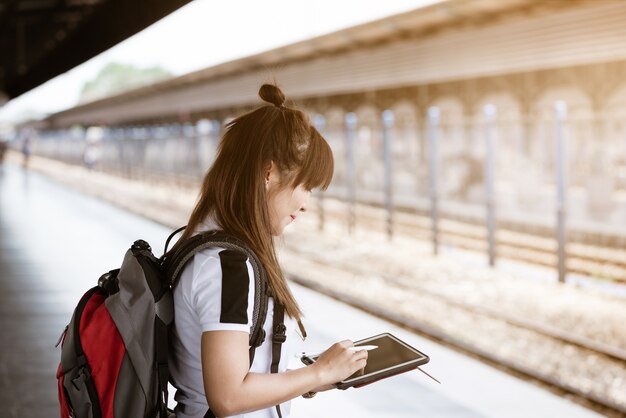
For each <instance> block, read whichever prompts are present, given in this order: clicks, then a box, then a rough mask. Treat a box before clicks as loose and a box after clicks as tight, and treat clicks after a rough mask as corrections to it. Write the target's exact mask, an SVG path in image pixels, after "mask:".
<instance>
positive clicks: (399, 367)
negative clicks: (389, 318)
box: [301, 332, 430, 389]
mask: <svg viewBox="0 0 626 418" xmlns="http://www.w3.org/2000/svg"><path fill="white" fill-rule="evenodd" d="M360 345H376V346H378V348H376V349H374V350H370V351H368V353H367V364H366V366H365V367H364V368H363V369H361V370H359V371H357V372H356V373H354V374H353V375H352V376H349V377H348V378H347V379H344V380H342V381H341V382H337V383H336V384H335V386H336V387H337V388H338V389H347V388H349V387H361V386H365V385H367V384H370V383H373V382H375V381H377V380H380V379H384V378H386V377H390V376H393V375H396V374H400V373H404V372H408V371H409V370H413V369H416V368H417V367H418V366H420V365H422V364H425V363H428V361H429V360H430V358H429V357H428V356H427V355H426V354H424V353H422V352H421V351H419V350H417V349H416V348H414V347H411V346H410V345H409V344H407V343H405V342H404V341H402V340H400V339H399V338H397V337H396V336H394V335H392V334H390V333H388V332H385V333H382V334H378V335H374V336H373V337H368V338H364V339H362V340H358V341H354V346H355V347H358V346H360ZM318 357H319V355H315V356H310V357H309V356H306V355H304V356H302V357H301V360H302V362H303V363H304V364H306V365H310V364H313V363H314V362H315V360H317V358H318Z"/></svg>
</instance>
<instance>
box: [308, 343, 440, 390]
mask: <svg viewBox="0 0 626 418" xmlns="http://www.w3.org/2000/svg"><path fill="white" fill-rule="evenodd" d="M380 337H389V338H391V339H393V340H394V341H395V342H397V343H399V344H402V345H403V346H404V347H406V348H407V349H409V350H410V351H412V352H414V353H416V354H419V355H420V356H421V357H420V358H418V359H415V360H410V361H407V362H404V363H400V364H397V365H395V366H391V367H387V368H385V369H382V370H378V371H376V372H372V373H369V374H366V375H363V376H357V377H353V378H351V379H346V380H342V381H340V382H337V383H335V387H337V389H347V388H349V387H360V386H365V385H366V384H368V383H372V382H375V381H377V380H380V379H384V378H386V377H390V376H393V375H396V374H400V373H404V372H407V371H409V370H413V369H416V368H417V367H419V366H421V365H422V364H426V363H428V361H429V360H430V358H429V357H428V356H427V355H426V354H424V353H422V352H421V351H419V350H418V349H416V348H415V347H412V346H410V345H409V344H407V343H405V342H404V341H402V340H401V339H399V338H398V337H396V336H395V335H393V334H391V333H389V332H383V333H380V334H377V335H373V336H371V337H367V338H364V339H362V340H358V341H354V346H358V345H365V343H367V342H369V341H372V340H375V339H377V338H380ZM317 357H318V356H313V357H308V356H302V358H301V360H302V362H303V363H305V364H307V365H310V364H313V363H314V362H315V359H317Z"/></svg>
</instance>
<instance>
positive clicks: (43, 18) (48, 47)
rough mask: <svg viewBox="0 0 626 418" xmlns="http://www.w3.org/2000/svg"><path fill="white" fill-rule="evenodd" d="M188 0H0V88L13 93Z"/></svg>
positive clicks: (29, 87) (77, 62)
mask: <svg viewBox="0 0 626 418" xmlns="http://www.w3.org/2000/svg"><path fill="white" fill-rule="evenodd" d="M189 1H190V0H132V1H129V0H2V1H0V51H2V53H0V94H3V95H4V96H5V97H4V99H5V100H10V99H13V98H15V97H18V96H19V95H21V94H23V93H25V92H27V91H29V90H32V89H33V88H35V87H37V86H39V85H41V84H43V83H45V82H46V81H48V80H50V79H52V78H54V77H56V76H57V75H59V74H62V73H64V72H66V71H68V70H70V69H72V68H74V67H76V66H78V65H80V64H82V63H83V62H85V61H87V60H89V59H90V58H92V57H94V56H96V55H98V54H100V53H101V52H103V51H105V50H107V49H109V48H111V47H112V46H114V45H116V44H118V43H120V42H121V41H123V40H125V39H127V38H129V37H130V36H132V35H134V34H136V33H137V32H139V31H141V30H143V29H144V28H146V27H148V26H150V25H151V24H153V23H154V22H156V21H158V20H159V19H161V18H163V17H165V16H166V15H168V14H169V13H171V12H173V11H174V10H176V9H178V8H180V7H181V6H183V5H185V4H187V3H189Z"/></svg>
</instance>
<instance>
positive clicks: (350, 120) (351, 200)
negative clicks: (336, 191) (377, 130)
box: [345, 112, 357, 234]
mask: <svg viewBox="0 0 626 418" xmlns="http://www.w3.org/2000/svg"><path fill="white" fill-rule="evenodd" d="M345 121H346V142H347V144H346V145H347V147H346V158H347V161H346V168H347V176H346V180H347V185H346V186H347V189H348V190H347V192H348V233H349V234H352V233H353V231H354V224H355V213H354V211H355V204H356V191H355V187H356V184H355V183H356V181H355V176H356V174H355V168H354V137H355V135H356V124H357V119H356V114H355V113H353V112H350V113H347V114H346V116H345Z"/></svg>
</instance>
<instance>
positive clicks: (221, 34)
mask: <svg viewBox="0 0 626 418" xmlns="http://www.w3.org/2000/svg"><path fill="white" fill-rule="evenodd" d="M439 1H440V0H384V1H381V0H341V1H337V0H315V1H302V0H264V1H254V0H228V1H219V2H218V1H212V0H195V1H192V2H191V3H189V4H187V5H185V6H183V7H181V8H180V9H178V10H176V11H175V12H173V13H172V14H170V15H168V16H166V17H165V18H163V19H161V20H160V21H158V22H156V23H154V24H153V25H151V26H149V27H148V28H146V29H144V30H143V31H141V32H139V33H138V34H136V35H134V36H133V37H131V38H129V39H127V40H125V41H123V42H121V43H119V44H117V45H116V46H114V47H113V48H111V49H109V50H107V51H105V52H103V53H101V54H100V55H97V56H96V57H94V58H92V59H91V60H89V61H87V62H85V63H83V64H82V65H80V66H78V67H75V68H74V69H72V70H70V71H68V72H66V73H64V74H61V75H59V76H57V77H56V78H54V79H52V80H50V81H48V82H46V83H45V84H43V85H41V86H39V87H37V88H35V89H33V90H31V91H29V92H27V93H25V94H23V95H21V96H20V97H17V98H15V99H13V100H11V101H9V102H8V103H7V104H5V105H4V106H3V107H0V124H4V125H7V124H11V123H17V122H19V121H21V120H24V119H26V115H28V114H35V115H45V114H50V113H54V112H58V111H61V110H63V109H68V108H71V107H73V106H74V105H75V104H76V103H78V97H79V94H80V90H81V88H82V85H83V84H84V83H85V82H86V81H89V80H91V79H93V78H94V77H95V76H96V74H97V73H98V71H99V70H100V69H101V68H102V67H104V66H105V65H106V64H108V63H109V62H120V63H126V64H134V65H136V66H138V67H141V68H145V67H151V66H154V65H159V66H161V67H164V68H165V69H167V70H169V71H170V72H171V73H173V74H174V75H182V74H186V73H189V72H192V71H195V70H199V69H202V68H207V67H210V66H213V65H217V64H220V63H223V62H226V61H231V60H233V59H237V58H241V57H245V56H248V55H252V54H256V53H259V52H263V51H266V50H269V49H273V48H276V47H280V46H283V45H288V44H291V43H294V42H297V41H301V40H303V39H308V38H311V37H314V36H319V35H322V34H325V33H330V32H334V31H336V30H340V29H343V28H346V27H350V26H354V25H358V24H360V23H365V22H368V21H371V20H376V19H379V18H382V17H385V16H390V15H393V14H397V13H402V12H405V11H408V10H412V9H416V8H419V7H423V6H426V5H429V4H433V3H438V2H439Z"/></svg>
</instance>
